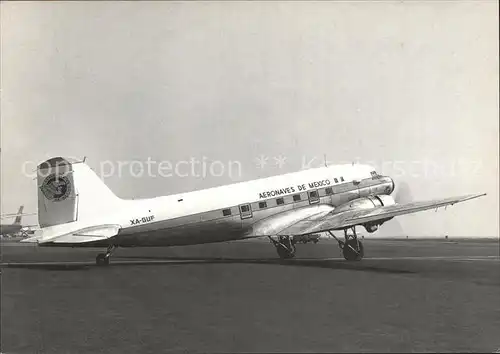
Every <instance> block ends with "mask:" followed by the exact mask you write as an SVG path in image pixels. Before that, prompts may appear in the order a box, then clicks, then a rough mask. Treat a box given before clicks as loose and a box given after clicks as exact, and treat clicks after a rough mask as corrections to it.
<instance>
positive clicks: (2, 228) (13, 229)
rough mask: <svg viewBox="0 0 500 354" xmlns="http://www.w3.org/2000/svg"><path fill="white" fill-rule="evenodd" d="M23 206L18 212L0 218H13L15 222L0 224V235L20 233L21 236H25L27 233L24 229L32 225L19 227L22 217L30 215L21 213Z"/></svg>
mask: <svg viewBox="0 0 500 354" xmlns="http://www.w3.org/2000/svg"><path fill="white" fill-rule="evenodd" d="M23 210H24V205H21V206H20V207H19V211H18V212H17V213H16V214H4V215H2V218H7V217H12V216H15V217H16V218H15V220H14V222H13V223H12V224H0V235H2V236H3V235H13V234H18V233H21V234H22V235H23V236H27V235H28V234H29V231H28V230H26V228H29V227H31V226H33V225H24V226H23V225H21V219H22V217H23V216H24V215H31V214H32V213H23Z"/></svg>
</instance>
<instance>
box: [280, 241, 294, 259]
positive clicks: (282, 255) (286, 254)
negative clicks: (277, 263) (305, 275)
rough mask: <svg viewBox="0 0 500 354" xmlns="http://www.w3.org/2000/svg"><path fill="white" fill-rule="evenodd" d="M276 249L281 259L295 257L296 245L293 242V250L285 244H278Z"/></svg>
mask: <svg viewBox="0 0 500 354" xmlns="http://www.w3.org/2000/svg"><path fill="white" fill-rule="evenodd" d="M276 251H278V256H280V258H281V259H290V258H293V257H295V245H294V244H292V250H291V251H290V250H288V249H287V248H285V247H283V246H280V245H279V246H277V247H276Z"/></svg>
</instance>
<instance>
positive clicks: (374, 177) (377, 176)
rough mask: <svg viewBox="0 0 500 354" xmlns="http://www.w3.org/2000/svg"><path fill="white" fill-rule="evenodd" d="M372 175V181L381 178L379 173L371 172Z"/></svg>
mask: <svg viewBox="0 0 500 354" xmlns="http://www.w3.org/2000/svg"><path fill="white" fill-rule="evenodd" d="M370 174H371V175H372V179H376V178H380V175H379V174H378V173H377V171H372V172H370Z"/></svg>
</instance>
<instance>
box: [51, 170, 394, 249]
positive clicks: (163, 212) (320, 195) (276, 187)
mask: <svg viewBox="0 0 500 354" xmlns="http://www.w3.org/2000/svg"><path fill="white" fill-rule="evenodd" d="M393 190H394V182H393V181H392V179H391V178H389V177H384V176H379V175H377V174H376V173H375V171H374V170H373V169H372V168H371V167H370V166H366V165H337V166H331V167H322V168H316V169H310V170H304V171H300V172H295V173H289V174H285V175H280V176H274V177H269V178H263V179H257V180H252V181H247V182H241V183H236V184H231V185H226V186H221V187H215V188H210V189H205V190H200V191H193V192H189V193H183V194H176V195H171V196H165V197H158V198H152V199H142V200H120V203H119V204H117V205H116V207H114V208H113V210H109V211H108V212H107V213H103V211H98V213H100V214H102V215H103V220H104V216H105V218H106V220H107V223H110V220H114V222H113V223H114V224H119V225H120V231H119V233H118V235H117V236H116V237H114V241H113V243H114V244H116V245H117V246H121V247H134V246H181V245H192V244H200V243H212V242H223V241H233V240H239V239H245V238H250V237H256V236H272V234H273V231H274V230H275V229H276V227H277V225H276V223H280V218H281V219H282V220H283V222H285V221H286V223H287V224H290V222H293V220H294V219H297V220H300V219H302V218H304V217H308V216H312V215H315V214H317V213H320V212H328V211H333V210H334V209H335V208H336V207H338V206H340V205H345V204H346V203H348V202H349V201H352V200H355V199H359V198H361V197H368V196H376V195H381V194H386V195H388V194H390V193H391V192H392V191H393ZM276 215H279V218H276ZM94 220H95V223H99V222H98V220H97V219H95V218H94ZM269 220H272V222H271V224H272V225H268V224H269V222H268V221H269ZM278 227H279V225H278ZM46 245H47V246H48V245H52V244H46ZM66 246H67V244H66ZM78 246H82V245H78ZM86 246H104V243H102V242H95V243H94V242H93V243H89V244H86Z"/></svg>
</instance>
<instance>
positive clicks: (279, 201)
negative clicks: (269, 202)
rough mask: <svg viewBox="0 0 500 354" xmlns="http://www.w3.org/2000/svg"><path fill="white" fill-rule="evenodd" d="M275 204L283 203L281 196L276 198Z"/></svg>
mask: <svg viewBox="0 0 500 354" xmlns="http://www.w3.org/2000/svg"><path fill="white" fill-rule="evenodd" d="M276 204H277V205H281V204H285V201H284V200H283V198H278V199H276Z"/></svg>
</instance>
